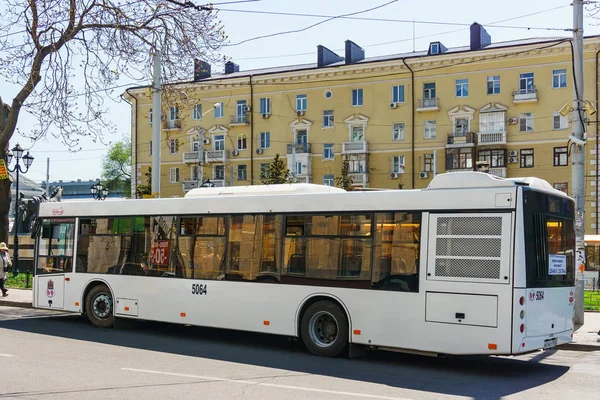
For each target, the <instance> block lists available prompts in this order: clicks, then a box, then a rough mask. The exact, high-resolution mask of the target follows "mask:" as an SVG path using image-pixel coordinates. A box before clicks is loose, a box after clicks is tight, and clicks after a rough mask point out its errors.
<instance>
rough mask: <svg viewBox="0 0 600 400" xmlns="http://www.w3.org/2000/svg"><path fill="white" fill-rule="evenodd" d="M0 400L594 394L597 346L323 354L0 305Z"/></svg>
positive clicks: (598, 373)
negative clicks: (505, 352)
mask: <svg viewBox="0 0 600 400" xmlns="http://www.w3.org/2000/svg"><path fill="white" fill-rule="evenodd" d="M0 398H18V399H140V400H141V399H143V400H150V399H161V400H164V399H178V400H184V399H211V400H212V399H228V400H229V399H250V400H272V399H273V400H274V399H277V400H280V399H294V400H296V399H336V400H342V399H344V400H352V399H383V400H388V399H464V398H472V399H498V398H509V399H528V400H531V399H548V400H550V399H560V400H564V399H599V398H600V352H574V351H566V350H558V351H556V350H552V351H547V352H538V353H535V354H532V355H527V356H521V357H516V358H510V357H508V358H505V357H458V358H455V357H449V358H444V359H438V358H429V357H422V356H412V355H402V354H397V353H386V352H375V353H370V354H369V355H367V356H366V357H363V358H358V359H343V358H338V359H326V358H319V357H314V356H312V355H310V354H308V353H307V352H306V351H305V350H304V348H303V347H302V345H301V344H299V343H291V342H289V341H288V340H287V339H286V338H283V337H273V336H266V335H258V334H250V333H243V332H232V331H223V330H217V329H206V328H197V327H186V326H178V325H169V324H159V323H150V322H138V321H133V322H130V321H125V322H124V323H120V324H119V326H118V327H117V329H111V330H106V329H98V328H94V327H92V326H91V325H89V324H88V323H87V321H86V320H85V319H83V318H82V317H80V316H75V315H65V314H61V313H53V312H46V311H41V310H32V309H21V308H10V307H0Z"/></svg>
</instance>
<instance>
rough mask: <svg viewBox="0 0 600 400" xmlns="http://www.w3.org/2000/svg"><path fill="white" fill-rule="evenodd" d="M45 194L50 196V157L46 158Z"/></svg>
mask: <svg viewBox="0 0 600 400" xmlns="http://www.w3.org/2000/svg"><path fill="white" fill-rule="evenodd" d="M46 196H50V157H47V158H46Z"/></svg>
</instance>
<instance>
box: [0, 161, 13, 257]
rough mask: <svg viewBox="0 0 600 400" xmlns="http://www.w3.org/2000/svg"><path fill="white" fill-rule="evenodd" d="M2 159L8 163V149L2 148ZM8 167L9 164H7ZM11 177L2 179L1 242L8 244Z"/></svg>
mask: <svg viewBox="0 0 600 400" xmlns="http://www.w3.org/2000/svg"><path fill="white" fill-rule="evenodd" d="M0 159H3V160H4V162H5V163H6V151H5V150H0ZM6 166H7V168H8V164H7V165H6ZM10 185H11V181H10V179H2V180H0V242H4V243H6V244H7V245H8V211H9V210H10V203H11V200H12V199H11V196H10Z"/></svg>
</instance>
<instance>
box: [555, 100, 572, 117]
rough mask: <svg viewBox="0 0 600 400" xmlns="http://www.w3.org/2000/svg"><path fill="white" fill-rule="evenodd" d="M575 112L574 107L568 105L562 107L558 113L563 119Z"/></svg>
mask: <svg viewBox="0 0 600 400" xmlns="http://www.w3.org/2000/svg"><path fill="white" fill-rule="evenodd" d="M573 110H574V109H573V106H572V105H570V104H568V103H567V104H565V105H564V106H562V108H561V109H560V111H559V112H558V113H559V114H560V115H562V116H563V117H566V116H567V115H569V113H571V112H573Z"/></svg>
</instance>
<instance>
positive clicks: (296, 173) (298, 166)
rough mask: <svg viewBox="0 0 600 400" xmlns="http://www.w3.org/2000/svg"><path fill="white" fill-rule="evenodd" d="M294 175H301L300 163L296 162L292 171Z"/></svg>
mask: <svg viewBox="0 0 600 400" xmlns="http://www.w3.org/2000/svg"><path fill="white" fill-rule="evenodd" d="M294 175H302V163H301V162H300V161H297V162H296V168H295V170H294Z"/></svg>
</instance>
